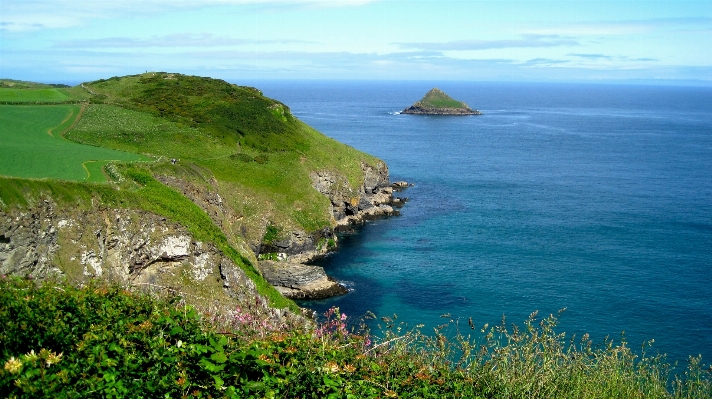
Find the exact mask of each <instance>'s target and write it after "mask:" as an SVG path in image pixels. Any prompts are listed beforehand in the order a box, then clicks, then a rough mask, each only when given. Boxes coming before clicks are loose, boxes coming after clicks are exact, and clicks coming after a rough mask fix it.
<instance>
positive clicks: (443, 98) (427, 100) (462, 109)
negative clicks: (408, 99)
mask: <svg viewBox="0 0 712 399" xmlns="http://www.w3.org/2000/svg"><path fill="white" fill-rule="evenodd" d="M401 114H411V115H482V112H480V111H478V110H476V109H475V110H473V109H471V108H470V107H469V106H467V104H465V103H463V102H462V101H457V100H454V99H453V98H452V97H450V96H448V95H447V94H445V93H444V92H443V91H442V90H440V89H437V88H434V89H432V90H430V91H429V92H428V93H426V94H425V97H423V98H422V99H421V100H420V101H418V102H417V103H415V104H413V105H411V106H410V107H408V108H406V109H404V110H403V111H401Z"/></svg>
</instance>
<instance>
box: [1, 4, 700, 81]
mask: <svg viewBox="0 0 712 399" xmlns="http://www.w3.org/2000/svg"><path fill="white" fill-rule="evenodd" d="M146 71H167V72H177V73H184V74H192V75H200V76H210V77H215V78H221V79H226V80H229V81H232V82H236V81H240V80H256V79H290V80H292V79H343V80H458V81H544V82H548V81H556V82H633V83H635V82H644V83H660V84H677V83H680V84H702V85H712V1H710V0H704V1H688V0H676V1H628V0H618V1H611V2H608V1H576V0H568V1H549V0H529V1H476V0H471V1H444V0H440V1H418V0H410V1H399V0H381V1H377V0H371V1H369V0H343V1H337V0H332V1H326V0H295V1H282V0H193V1H185V0H110V1H109V0H92V1H77V0H72V1H68V0H0V78H10V79H19V80H30V81H38V82H47V83H52V82H54V83H65V82H66V83H70V82H71V83H79V82H84V81H90V80H95V79H100V78H108V77H111V76H123V75H129V74H136V73H143V72H146Z"/></svg>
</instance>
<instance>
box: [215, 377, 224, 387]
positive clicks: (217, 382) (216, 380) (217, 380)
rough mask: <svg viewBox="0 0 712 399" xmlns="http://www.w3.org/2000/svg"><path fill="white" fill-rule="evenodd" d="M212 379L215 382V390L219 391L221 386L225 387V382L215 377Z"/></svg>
mask: <svg viewBox="0 0 712 399" xmlns="http://www.w3.org/2000/svg"><path fill="white" fill-rule="evenodd" d="M213 379H214V380H215V388H217V389H220V388H222V386H223V385H225V381H223V379H222V378H220V377H218V376H217V375H214V376H213Z"/></svg>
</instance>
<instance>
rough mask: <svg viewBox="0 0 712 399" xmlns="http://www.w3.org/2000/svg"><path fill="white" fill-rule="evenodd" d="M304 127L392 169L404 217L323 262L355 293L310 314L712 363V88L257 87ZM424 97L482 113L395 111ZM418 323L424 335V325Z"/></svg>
mask: <svg viewBox="0 0 712 399" xmlns="http://www.w3.org/2000/svg"><path fill="white" fill-rule="evenodd" d="M253 85H255V86H257V87H259V88H260V89H262V90H263V91H264V93H265V94H266V95H267V96H270V97H273V98H277V99H279V100H280V101H282V102H284V103H286V104H287V105H288V106H290V107H291V109H292V111H293V113H294V114H295V115H297V116H298V117H299V118H300V119H302V120H303V121H305V122H306V123H308V124H310V125H312V126H314V127H315V128H317V129H318V130H320V131H321V132H323V133H325V134H326V135H328V136H331V137H333V138H335V139H337V140H339V141H342V142H344V143H347V144H349V145H351V146H353V147H356V148H358V149H360V150H363V151H366V152H368V153H371V154H374V155H376V156H378V157H380V158H382V159H383V160H385V161H386V162H387V163H388V165H389V167H390V170H391V180H393V181H395V180H400V179H403V180H407V181H409V182H412V183H414V184H415V186H414V187H412V188H409V189H408V190H407V191H404V192H403V193H402V195H403V196H407V197H409V198H410V202H408V203H407V205H406V206H405V207H404V208H403V209H402V211H401V213H402V215H401V216H399V217H393V218H390V219H386V220H380V221H375V222H370V223H368V224H366V225H365V226H364V227H363V228H361V229H358V231H357V232H356V233H354V234H351V235H346V236H342V237H341V239H340V241H339V244H340V251H339V252H338V253H337V254H334V255H331V256H329V257H328V258H325V259H323V260H321V261H319V264H320V265H322V266H324V268H325V269H326V271H327V273H329V274H331V275H332V276H334V277H336V278H337V279H338V280H340V281H342V282H344V283H345V284H346V285H347V286H348V287H349V288H351V290H352V291H351V292H350V293H349V294H347V295H345V296H342V297H339V298H333V299H329V300H325V301H314V302H304V303H302V305H303V306H306V307H310V308H313V309H315V310H318V311H324V310H325V309H327V308H329V307H331V306H339V307H340V308H341V310H342V311H344V312H346V313H347V314H349V315H354V316H360V315H363V314H364V313H365V312H366V311H372V312H374V313H375V314H377V315H379V316H385V315H392V314H393V313H396V314H397V315H398V319H399V320H400V321H407V322H409V323H410V324H417V323H425V324H426V325H427V326H434V325H437V324H440V323H441V322H442V321H443V319H442V318H440V315H441V314H444V313H450V314H451V315H452V316H453V317H455V318H459V319H460V320H464V323H465V324H466V320H467V318H469V317H472V318H473V321H474V322H475V324H476V325H477V326H481V325H483V324H485V323H490V324H497V323H499V322H500V321H501V319H502V316H503V315H506V317H507V320H508V322H514V323H518V324H521V322H522V321H523V320H524V319H526V317H527V316H528V315H529V314H530V313H531V312H532V311H535V310H538V311H539V314H540V315H546V314H549V313H556V312H557V311H558V310H559V309H562V308H566V309H567V310H566V311H565V312H564V313H563V314H562V316H561V318H560V321H561V325H560V328H559V330H560V331H566V332H567V333H575V334H578V335H581V334H582V333H584V332H588V333H590V334H591V336H592V338H593V339H594V341H596V342H601V341H602V340H603V339H604V338H605V337H606V336H610V337H611V338H613V339H616V340H618V339H620V336H621V332H622V331H625V336H626V338H627V340H628V342H629V343H630V345H631V346H632V347H636V346H639V345H640V344H642V343H643V342H644V341H646V340H650V339H655V344H654V346H653V348H655V349H657V350H659V351H661V352H664V353H667V354H668V355H669V358H670V359H671V360H680V361H684V360H685V359H686V358H687V356H688V355H697V354H702V355H703V361H704V362H705V363H708V364H709V363H710V359H712V89H710V88H693V87H645V86H606V85H583V84H576V85H575V84H572V85H564V84H527V83H516V84H515V83H456V82H441V83H438V84H432V83H431V84H427V83H420V82H400V83H382V82H369V83H363V82H358V83H356V82H256V83H253ZM433 86H437V87H439V88H440V89H443V90H444V91H445V92H446V93H448V94H450V95H451V96H452V97H454V98H456V99H458V100H462V101H465V102H467V103H468V104H469V105H470V106H471V107H472V108H477V109H479V110H481V111H483V112H484V115H482V116H472V117H424V116H412V115H398V114H397V111H399V110H401V109H403V108H405V107H406V106H408V105H410V104H412V103H413V102H415V101H417V100H418V99H420V97H422V95H423V94H424V93H425V92H427V91H428V90H429V89H430V88H432V87H433ZM426 328H427V327H426Z"/></svg>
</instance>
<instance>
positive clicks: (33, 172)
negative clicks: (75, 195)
mask: <svg viewBox="0 0 712 399" xmlns="http://www.w3.org/2000/svg"><path fill="white" fill-rule="evenodd" d="M80 109H81V107H80V106H78V105H42V106H29V105H28V106H24V105H0V138H1V139H0V175H4V176H14V177H22V178H50V179H62V180H77V181H94V182H100V181H106V177H105V176H104V174H103V173H102V171H101V169H102V167H103V165H104V164H106V163H107V162H110V161H140V160H149V158H147V157H144V156H141V155H138V154H131V153H127V152H121V151H116V150H110V149H106V148H98V147H93V146H89V145H83V144H78V143H74V142H71V141H69V140H67V139H65V138H63V137H62V136H61V133H62V132H63V131H64V130H66V129H67V128H68V127H69V126H71V124H72V123H73V122H74V120H76V118H77V115H78V114H79V112H80Z"/></svg>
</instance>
